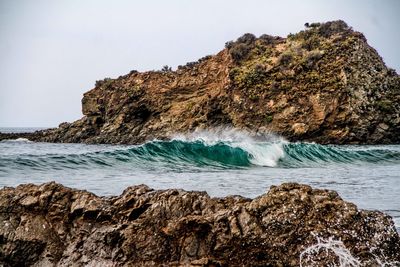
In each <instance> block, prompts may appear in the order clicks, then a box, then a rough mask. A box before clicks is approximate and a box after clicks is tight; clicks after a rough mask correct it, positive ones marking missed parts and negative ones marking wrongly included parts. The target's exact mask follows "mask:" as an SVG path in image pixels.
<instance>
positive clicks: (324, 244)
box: [300, 237, 361, 267]
mask: <svg viewBox="0 0 400 267" xmlns="http://www.w3.org/2000/svg"><path fill="white" fill-rule="evenodd" d="M316 238H317V243H316V244H314V245H311V246H309V247H308V248H306V249H305V250H304V251H303V252H301V254H300V267H303V266H304V267H305V266H314V265H316V262H315V261H314V260H313V257H315V255H317V254H319V253H321V252H325V253H333V254H334V255H335V256H336V257H337V260H338V262H339V266H338V267H357V266H361V262H360V261H359V260H358V259H356V258H355V257H354V256H353V255H351V253H350V251H349V250H348V249H347V248H346V247H345V245H344V244H343V242H342V241H341V240H334V239H333V237H329V238H328V239H323V238H320V237H316ZM303 261H306V262H308V263H309V264H310V265H304V263H303ZM332 265H333V264H332ZM333 266H335V265H333Z"/></svg>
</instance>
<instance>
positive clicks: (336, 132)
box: [0, 21, 400, 144]
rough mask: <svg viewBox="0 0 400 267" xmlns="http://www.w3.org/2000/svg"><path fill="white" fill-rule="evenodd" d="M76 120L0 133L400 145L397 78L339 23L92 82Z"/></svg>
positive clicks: (250, 38) (75, 139)
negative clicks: (236, 135)
mask: <svg viewBox="0 0 400 267" xmlns="http://www.w3.org/2000/svg"><path fill="white" fill-rule="evenodd" d="M82 113H83V115H84V116H83V117H82V118H81V119H79V120H77V121H75V122H72V123H66V122H65V123H61V124H60V125H59V127H58V128H54V129H49V130H43V131H39V132H36V133H32V134H0V140H2V139H10V138H11V139H13V138H18V137H25V138H26V137H28V138H29V139H30V140H32V141H44V142H69V143H108V144H137V143H143V142H145V141H146V140H151V139H154V138H158V139H168V138H169V137H171V136H173V134H174V133H181V134H182V133H186V132H191V131H194V130H196V129H210V128H213V127H216V126H217V127H221V126H229V127H233V128H236V129H242V130H245V131H248V132H250V133H254V134H256V133H257V134H266V133H271V132H272V133H276V134H278V135H280V136H283V137H284V138H286V139H287V140H289V141H312V142H317V143H323V144H326V143H331V144H389V143H399V142H400V135H399V134H398V133H399V132H400V76H399V75H398V74H397V73H396V71H395V70H393V69H390V68H388V67H387V66H386V65H385V63H384V62H383V60H382V58H381V57H380V56H379V54H378V53H377V51H376V50H375V49H373V48H372V47H371V46H369V45H368V43H367V40H366V38H365V37H364V35H363V34H362V33H360V32H357V31H354V30H353V29H352V28H351V27H349V26H348V25H347V24H346V23H345V22H343V21H333V22H327V23H312V24H306V29H305V30H303V31H300V32H299V33H296V34H290V35H289V36H287V37H286V38H282V37H277V36H270V35H266V34H264V35H261V36H260V37H258V38H257V37H256V36H254V35H253V34H249V33H248V34H245V35H243V36H242V37H240V38H238V39H237V40H236V41H235V42H228V43H226V45H225V48H224V49H223V50H222V51H220V52H219V53H217V54H216V55H211V56H206V57H204V58H202V59H200V60H198V61H197V62H190V63H187V64H186V65H185V66H179V67H178V69H177V70H175V71H173V70H171V69H170V68H168V67H165V68H163V69H162V70H160V71H147V72H138V71H131V72H130V73H129V74H126V75H123V76H120V77H118V78H116V79H111V78H106V79H104V80H101V81H97V82H96V85H95V88H93V89H92V90H90V91H88V92H86V93H85V94H84V96H83V99H82Z"/></svg>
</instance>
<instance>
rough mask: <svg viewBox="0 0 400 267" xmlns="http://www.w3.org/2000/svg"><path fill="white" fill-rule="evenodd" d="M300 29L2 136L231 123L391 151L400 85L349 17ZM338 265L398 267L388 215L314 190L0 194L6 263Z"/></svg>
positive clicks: (112, 91) (150, 133) (104, 89)
mask: <svg viewBox="0 0 400 267" xmlns="http://www.w3.org/2000/svg"><path fill="white" fill-rule="evenodd" d="M305 26H306V29H305V30H304V31H301V32H299V33H297V34H290V35H289V36H287V38H282V37H275V36H269V35H261V36H260V37H258V38H257V37H255V36H254V35H252V34H245V35H243V36H242V37H240V38H238V39H237V40H236V41H234V42H228V43H226V45H225V48H224V49H223V50H222V51H221V52H219V53H218V54H216V55H212V56H206V57H204V58H202V59H200V60H199V61H197V62H192V63H188V64H186V65H185V66H179V67H178V69H177V70H175V71H173V70H171V69H170V68H169V67H167V66H166V67H164V68H163V69H162V70H160V71H148V72H143V73H140V72H137V71H131V72H130V73H129V74H127V75H124V76H120V77H119V78H117V79H110V78H106V79H104V80H101V81H97V82H96V85H95V88H93V89H92V90H90V91H89V92H87V93H85V94H84V97H83V99H82V111H83V115H84V116H83V117H82V118H81V119H79V120H77V121H75V122H72V123H67V122H65V123H61V124H60V125H59V127H58V128H54V129H47V130H42V131H37V132H35V133H19V134H13V133H10V134H2V133H0V140H3V139H12V138H18V137H23V138H28V139H30V140H32V141H42V142H65V143H100V144H103V143H106V144H140V143H143V142H145V141H147V140H152V139H155V138H157V139H168V138H170V137H172V136H174V134H176V133H186V132H192V131H195V130H196V129H212V128H214V127H221V126H230V127H233V128H236V129H242V130H245V131H246V132H249V133H250V134H261V135H262V134H268V133H275V134H278V135H280V136H283V137H284V138H285V139H287V140H290V141H313V142H317V143H321V144H327V143H329V144H386V143H398V142H399V141H400V135H399V132H400V76H399V75H398V74H397V73H396V71H394V70H393V69H390V68H387V67H386V66H385V64H384V62H383V61H382V58H381V57H380V56H379V55H378V53H377V52H376V51H375V50H374V49H373V48H372V47H370V46H369V45H368V43H367V41H366V39H365V37H364V36H363V35H362V34H361V33H359V32H356V31H354V30H352V29H351V28H350V27H349V26H348V25H347V24H346V23H344V22H343V21H334V22H327V23H322V24H320V23H312V24H308V23H307V24H306V25H305ZM344 263H345V264H347V265H343V266H399V264H400V237H399V234H398V232H396V228H395V226H394V223H393V220H392V219H391V217H390V216H388V215H386V214H384V213H382V212H380V211H367V210H361V209H358V208H357V207H356V206H355V205H354V204H352V203H349V202H346V201H344V200H343V199H341V197H340V196H339V195H338V194H337V193H336V192H335V191H330V190H323V189H314V188H311V187H310V186H308V185H302V184H297V183H284V184H282V185H279V186H272V187H271V188H270V190H269V191H268V192H266V193H264V194H262V195H261V196H259V197H256V198H254V199H248V198H244V197H241V196H227V197H224V198H212V197H210V196H209V195H208V194H207V193H206V192H196V191H193V192H188V191H184V190H180V189H170V190H153V189H151V188H149V187H147V186H145V185H137V186H132V187H129V188H127V189H126V190H125V191H124V192H123V193H122V194H121V195H120V196H112V197H104V196H103V197H101V196H96V195H95V194H93V193H90V192H87V191H83V190H78V189H72V188H68V187H65V186H63V185H60V184H57V183H54V182H52V183H45V184H42V185H34V184H23V185H19V186H17V187H15V188H14V187H4V188H3V189H1V190H0V265H1V266H333V265H335V266H339V265H340V264H344ZM340 266H342V265H340Z"/></svg>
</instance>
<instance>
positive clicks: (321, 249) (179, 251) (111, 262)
mask: <svg viewBox="0 0 400 267" xmlns="http://www.w3.org/2000/svg"><path fill="white" fill-rule="evenodd" d="M318 239H320V241H318ZM318 242H320V244H319V245H318ZM307 248H311V249H309V250H307ZM335 249H336V250H335ZM335 252H336V253H335ZM338 252H341V253H342V254H340V253H338ZM339 255H341V257H339ZM346 256H348V257H347V258H346ZM300 260H301V263H302V264H303V266H328V265H329V266H331V265H332V264H337V265H338V264H339V262H340V260H342V261H343V260H347V261H348V262H347V263H349V262H350V261H351V262H352V263H354V264H358V265H351V266H380V265H379V264H382V263H386V264H389V263H391V264H393V266H395V264H396V263H395V262H397V264H399V262H400V238H399V235H398V233H397V232H396V230H395V227H394V225H393V222H392V220H391V219H390V217H388V216H387V215H385V214H383V213H381V212H379V211H366V210H359V209H357V207H356V206H355V205H354V204H351V203H348V202H345V201H343V200H342V199H341V198H340V197H339V196H338V194H337V193H336V192H334V191H329V190H320V189H312V188H311V187H310V186H307V185H300V184H293V183H286V184H282V185H280V186H272V187H271V189H270V190H269V191H268V192H267V193H265V194H263V195H261V196H259V197H257V198H255V199H247V198H243V197H240V196H228V197H225V198H210V197H209V196H208V195H207V193H205V192H187V191H183V190H176V189H172V190H152V189H150V188H149V187H147V186H144V185H140V186H134V187H129V188H127V189H126V190H125V191H124V192H123V193H122V194H121V195H120V196H117V197H98V196H96V195H94V194H92V193H89V192H87V191H81V190H76V189H71V188H67V187H64V186H62V185H60V184H56V183H46V184H42V185H32V184H26V185H20V186H18V187H16V188H8V187H7V188H4V189H1V190H0V263H1V264H2V266H28V265H34V266H54V265H62V266H299V264H300ZM349 266H350V265H349ZM385 266H387V265H385ZM389 266H390V265H389Z"/></svg>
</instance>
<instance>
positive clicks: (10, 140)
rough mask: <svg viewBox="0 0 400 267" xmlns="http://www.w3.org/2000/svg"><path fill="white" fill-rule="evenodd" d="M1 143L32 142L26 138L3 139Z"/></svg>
mask: <svg viewBox="0 0 400 267" xmlns="http://www.w3.org/2000/svg"><path fill="white" fill-rule="evenodd" d="M3 141H4V142H9V143H13V142H21V143H32V141H31V140H29V139H28V138H17V139H5V140H3Z"/></svg>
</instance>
